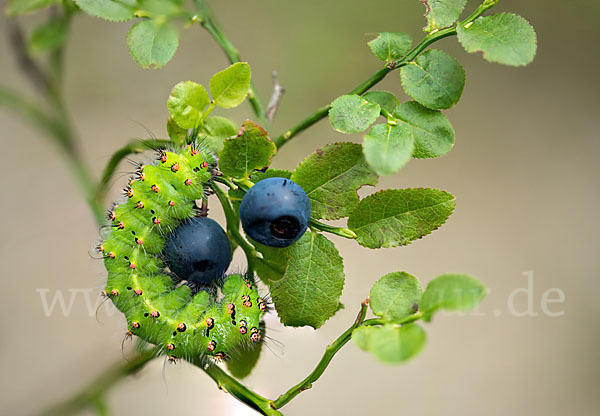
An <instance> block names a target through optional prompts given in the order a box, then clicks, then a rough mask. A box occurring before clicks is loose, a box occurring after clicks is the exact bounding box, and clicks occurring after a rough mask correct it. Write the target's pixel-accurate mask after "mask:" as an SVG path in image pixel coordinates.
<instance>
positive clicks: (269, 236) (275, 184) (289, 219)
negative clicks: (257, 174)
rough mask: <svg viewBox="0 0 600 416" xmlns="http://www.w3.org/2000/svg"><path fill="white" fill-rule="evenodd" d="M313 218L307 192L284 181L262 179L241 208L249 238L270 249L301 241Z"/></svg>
mask: <svg viewBox="0 0 600 416" xmlns="http://www.w3.org/2000/svg"><path fill="white" fill-rule="evenodd" d="M310 214H311V209H310V200H309V199H308V197H307V196H306V193H305V192H304V189H302V188H301V187H300V186H299V185H298V184H296V183H295V182H292V181H290V180H289V179H285V178H268V179H263V180H262V181H260V182H258V183H257V184H256V185H254V186H253V187H252V188H250V190H249V191H248V192H247V193H246V195H244V199H242V204H241V205H240V219H241V220H242V227H244V231H245V232H246V234H248V235H249V236H250V238H252V239H253V240H255V241H257V242H259V243H261V244H264V245H267V246H271V247H287V246H289V245H290V244H292V243H294V242H295V241H297V240H298V239H299V238H300V237H302V234H304V232H305V231H306V227H307V226H308V222H309V221H310Z"/></svg>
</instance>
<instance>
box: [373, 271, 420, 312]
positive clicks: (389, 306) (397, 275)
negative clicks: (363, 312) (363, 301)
mask: <svg viewBox="0 0 600 416" xmlns="http://www.w3.org/2000/svg"><path fill="white" fill-rule="evenodd" d="M422 293H423V289H422V288H421V282H419V279H417V278H416V277H414V276H412V275H410V274H408V273H406V272H394V273H389V274H386V275H385V276H383V277H382V278H381V279H379V280H378V281H376V282H375V284H374V285H373V287H372V288H371V294H370V295H369V298H370V300H371V301H370V303H369V306H371V310H372V311H373V313H374V314H375V315H377V316H380V317H382V318H383V319H385V320H387V321H390V322H398V321H400V320H401V319H402V318H406V317H407V316H410V315H413V314H414V313H415V312H417V310H418V309H419V302H420V301H421V294H422Z"/></svg>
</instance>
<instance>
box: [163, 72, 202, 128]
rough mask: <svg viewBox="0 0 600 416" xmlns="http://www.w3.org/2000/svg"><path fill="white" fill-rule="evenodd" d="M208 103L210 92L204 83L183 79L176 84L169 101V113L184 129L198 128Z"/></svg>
mask: <svg viewBox="0 0 600 416" xmlns="http://www.w3.org/2000/svg"><path fill="white" fill-rule="evenodd" d="M208 104H210V98H208V93H207V92H206V90H205V89H204V87H203V86H202V85H200V84H196V83H195V82H193V81H183V82H180V83H178V84H177V85H175V86H174V87H173V89H172V90H171V94H170V95H169V100H168V101H167V106H168V107H169V114H171V117H172V118H173V120H175V122H176V123H177V124H179V127H181V128H184V129H193V128H196V126H197V125H198V124H199V123H200V120H201V119H202V112H203V111H204V109H205V108H206V106H207V105H208Z"/></svg>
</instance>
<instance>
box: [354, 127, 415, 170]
mask: <svg viewBox="0 0 600 416" xmlns="http://www.w3.org/2000/svg"><path fill="white" fill-rule="evenodd" d="M414 148H415V139H414V137H413V135H412V132H411V130H410V129H409V128H407V127H406V126H405V125H404V124H400V125H396V126H392V125H389V124H376V125H374V126H373V128H371V130H369V133H368V134H367V135H366V136H365V137H364V139H363V152H364V154H365V158H366V160H367V162H368V163H369V166H371V168H372V169H373V170H374V171H375V172H377V174H378V175H380V176H384V175H391V174H393V173H396V172H398V171H399V170H400V168H401V167H402V166H404V165H405V164H406V162H408V161H409V160H410V158H411V156H412V154H413V150H414Z"/></svg>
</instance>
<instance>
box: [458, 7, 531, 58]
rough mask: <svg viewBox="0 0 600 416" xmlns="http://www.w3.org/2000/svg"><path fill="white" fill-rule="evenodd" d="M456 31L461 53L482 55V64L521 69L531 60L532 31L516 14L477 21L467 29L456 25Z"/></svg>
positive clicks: (483, 18) (502, 14)
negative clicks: (503, 65) (484, 61)
mask: <svg viewBox="0 0 600 416" xmlns="http://www.w3.org/2000/svg"><path fill="white" fill-rule="evenodd" d="M456 31H457V33H458V41H459V42H460V43H461V45H462V46H463V47H464V48H465V50H466V51H467V52H469V53H473V52H483V58H484V59H485V60H486V61H490V62H497V63H500V64H505V65H512V66H521V65H527V64H529V63H530V62H531V61H533V58H534V57H535V52H536V48H537V38H536V34H535V30H534V29H533V27H532V26H531V25H530V24H529V22H527V20H525V19H523V18H522V17H521V16H518V15H516V14H512V13H500V14H495V15H493V16H485V17H480V18H478V19H476V20H475V21H474V22H473V23H472V24H471V25H469V26H468V27H463V26H462V25H458V26H457V28H456Z"/></svg>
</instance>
